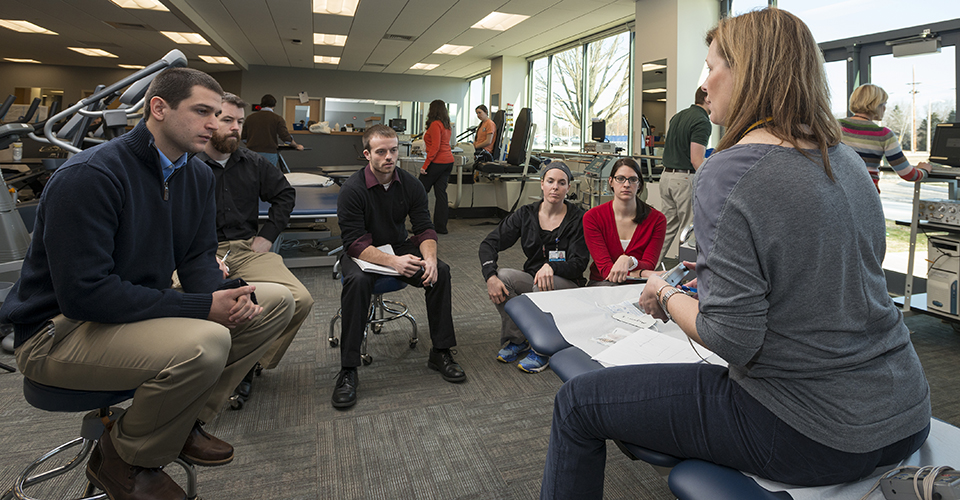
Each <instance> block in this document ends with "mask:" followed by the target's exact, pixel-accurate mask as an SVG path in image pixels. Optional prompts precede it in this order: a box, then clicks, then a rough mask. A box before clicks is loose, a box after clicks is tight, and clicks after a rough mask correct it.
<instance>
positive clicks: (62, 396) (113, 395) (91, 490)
mask: <svg viewBox="0 0 960 500" xmlns="http://www.w3.org/2000/svg"><path fill="white" fill-rule="evenodd" d="M135 391H136V389H132V390H129V391H75V390H70V389H61V388H59V387H50V386H48V385H43V384H39V383H37V382H34V381H32V380H30V379H28V378H24V379H23V395H24V398H25V399H26V400H27V402H28V403H30V404H31V405H32V406H34V407H36V408H39V409H41V410H46V411H56V412H79V411H87V410H93V411H90V412H89V413H87V414H86V415H84V416H83V423H82V424H81V426H80V437H78V438H76V439H74V440H72V441H69V442H67V443H64V444H62V445H60V446H58V447H56V448H54V449H53V450H50V451H49V452H47V453H46V454H45V455H43V456H42V457H40V458H38V459H37V460H36V461H34V462H33V463H32V464H30V465H29V466H28V467H27V468H26V469H25V470H24V471H23V473H21V474H20V475H19V476H17V477H16V479H14V484H13V487H12V488H10V489H9V490H7V492H6V493H4V494H3V496H2V497H0V500H12V499H18V500H35V498H34V497H31V496H28V495H27V494H26V493H25V492H24V490H25V489H26V488H28V487H31V486H35V485H37V484H38V483H42V482H44V481H47V480H50V479H53V478H55V477H58V476H61V475H63V474H65V473H67V472H70V471H71V470H73V469H76V468H77V467H81V469H80V470H81V471H82V470H84V469H83V467H85V466H86V463H87V457H89V456H90V452H91V451H92V450H93V447H94V446H95V445H96V443H97V440H98V439H100V436H102V435H103V431H104V429H105V424H106V423H107V422H112V421H115V420H116V419H118V418H120V416H121V415H123V412H124V411H125V410H124V409H123V408H118V407H114V406H113V405H115V404H119V403H122V402H124V401H126V400H128V399H130V398H132V397H133V394H134V392H135ZM77 445H81V448H80V451H79V452H78V453H77V454H76V456H74V457H73V458H72V459H70V460H69V461H68V462H67V463H65V464H63V465H60V466H57V467H55V468H53V469H50V470H48V471H46V472H42V473H39V474H35V475H32V474H33V472H34V471H35V470H37V469H38V468H39V467H40V466H41V465H44V464H45V463H46V462H47V461H48V460H50V459H52V458H53V457H55V456H57V455H59V454H60V453H62V452H64V451H66V450H68V449H70V448H73V447H75V446H77ZM175 462H176V464H177V465H179V466H180V467H183V470H184V471H185V472H186V474H187V487H186V488H184V490H185V491H186V493H187V498H188V499H189V500H197V499H199V497H198V496H197V471H196V469H195V468H194V467H193V465H191V464H188V463H186V462H184V461H183V460H182V459H180V458H177V459H176V460H175ZM96 489H97V488H95V487H94V486H93V485H92V484H90V482H89V481H88V482H87V486H86V489H85V490H84V492H83V496H82V497H80V500H94V499H105V498H107V495H106V493H100V494H96Z"/></svg>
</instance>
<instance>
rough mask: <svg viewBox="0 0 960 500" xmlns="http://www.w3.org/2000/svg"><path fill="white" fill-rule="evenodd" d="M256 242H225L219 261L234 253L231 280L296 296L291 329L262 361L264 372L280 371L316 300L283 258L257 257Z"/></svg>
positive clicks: (229, 264) (229, 261)
mask: <svg viewBox="0 0 960 500" xmlns="http://www.w3.org/2000/svg"><path fill="white" fill-rule="evenodd" d="M251 243H253V238H250V239H249V240H236V241H222V242H220V244H219V246H218V247H217V257H220V258H223V255H224V254H225V253H227V250H229V251H230V255H228V256H227V260H226V264H227V267H228V268H230V278H231V279H232V278H243V279H244V280H246V281H247V283H253V282H255V281H259V282H269V283H277V284H280V285H283V286H285V287H287V289H288V290H290V293H291V294H293V301H294V303H295V304H296V305H295V307H294V310H293V319H292V320H290V324H289V325H287V328H286V329H285V330H283V332H281V333H280V337H278V338H277V340H275V341H274V342H273V344H271V345H270V348H269V349H267V352H266V353H264V355H263V357H262V358H261V359H260V364H261V365H263V367H264V368H267V369H271V368H276V367H277V365H278V364H280V359H281V358H283V355H284V353H286V352H287V348H288V347H290V343H291V342H293V338H294V337H296V336H297V332H298V331H300V325H302V324H303V322H304V320H306V319H307V316H308V315H309V314H310V309H311V308H312V307H313V297H312V296H311V295H310V292H309V291H308V290H307V288H306V287H305V286H303V284H302V283H300V280H298V279H297V277H296V276H294V275H293V273H291V272H290V270H289V269H287V266H285V265H284V264H283V258H282V257H280V256H279V255H278V254H275V253H273V252H266V253H257V252H254V251H253V250H251V249H250V245H251Z"/></svg>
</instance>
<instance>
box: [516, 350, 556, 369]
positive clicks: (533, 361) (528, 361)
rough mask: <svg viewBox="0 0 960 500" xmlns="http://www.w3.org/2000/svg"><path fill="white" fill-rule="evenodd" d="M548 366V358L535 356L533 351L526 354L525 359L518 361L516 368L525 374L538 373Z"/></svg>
mask: <svg viewBox="0 0 960 500" xmlns="http://www.w3.org/2000/svg"><path fill="white" fill-rule="evenodd" d="M549 364H550V357H549V356H543V355H540V354H537V353H536V352H534V351H530V352H529V353H527V357H525V358H523V359H521V360H520V363H518V364H517V368H519V369H520V370H522V371H525V372H527V373H540V372H542V371H543V370H545V369H546V368H547V366H548V365H549Z"/></svg>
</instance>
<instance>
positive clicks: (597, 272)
mask: <svg viewBox="0 0 960 500" xmlns="http://www.w3.org/2000/svg"><path fill="white" fill-rule="evenodd" d="M666 232H667V218H666V217H664V216H663V214H662V213H660V211H659V210H657V209H655V208H652V207H651V208H650V214H649V215H647V218H646V219H644V220H643V222H641V223H640V224H638V225H637V229H636V230H634V231H633V238H631V239H630V244H629V245H627V250H626V251H624V250H623V245H621V244H620V235H619V234H617V221H616V219H615V218H614V216H613V202H612V201H608V202H607V203H604V204H603V205H598V206H596V207H593V208H591V209H590V210H587V213H586V214H584V215H583V237H584V239H585V240H586V241H587V248H588V249H590V257H593V263H592V264H590V280H592V281H603V280H604V279H606V277H607V276H608V275H609V274H610V270H611V269H612V268H613V263H614V262H616V261H617V259H618V258H620V256H621V255H624V254H626V255H630V256H632V257H634V258H636V259H637V262H639V263H640V265H639V266H638V267H637V269H653V268H654V266H656V265H657V260H659V259H660V250H661V249H662V248H663V236H664V234H665V233H666Z"/></svg>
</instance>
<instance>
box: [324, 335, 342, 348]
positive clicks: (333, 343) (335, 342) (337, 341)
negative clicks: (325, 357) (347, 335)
mask: <svg viewBox="0 0 960 500" xmlns="http://www.w3.org/2000/svg"><path fill="white" fill-rule="evenodd" d="M327 342H330V347H337V346H338V345H340V339H338V338H336V337H330V338H329V339H327Z"/></svg>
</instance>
